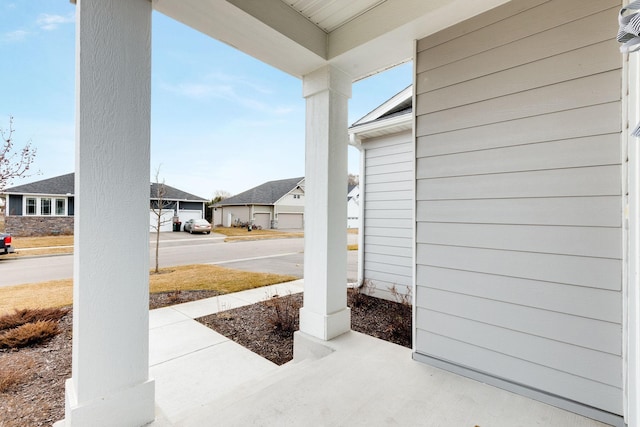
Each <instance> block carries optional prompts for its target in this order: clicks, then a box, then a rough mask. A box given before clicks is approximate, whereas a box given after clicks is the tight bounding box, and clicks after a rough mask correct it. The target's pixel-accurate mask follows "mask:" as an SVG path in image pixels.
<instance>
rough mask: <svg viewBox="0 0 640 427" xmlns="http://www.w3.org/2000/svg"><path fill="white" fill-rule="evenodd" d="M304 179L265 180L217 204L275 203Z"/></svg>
mask: <svg viewBox="0 0 640 427" xmlns="http://www.w3.org/2000/svg"><path fill="white" fill-rule="evenodd" d="M303 179H304V177H299V178H289V179H280V180H277V181H269V182H265V183H264V184H261V185H258V186H257V187H253V188H252V189H250V190H247V191H244V192H242V193H240V194H236V195H235V196H232V197H228V198H226V199H224V200H222V201H221V202H219V203H216V206H228V205H273V204H274V203H275V202H277V201H278V200H280V199H281V198H282V196H284V195H285V194H287V193H288V192H289V191H291V190H293V189H294V188H296V187H297V186H298V184H299V183H300V181H302V180H303Z"/></svg>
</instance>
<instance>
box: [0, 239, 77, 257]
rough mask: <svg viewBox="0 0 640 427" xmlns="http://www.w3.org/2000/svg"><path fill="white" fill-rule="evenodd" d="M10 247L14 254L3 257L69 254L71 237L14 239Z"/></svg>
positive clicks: (71, 244)
mask: <svg viewBox="0 0 640 427" xmlns="http://www.w3.org/2000/svg"><path fill="white" fill-rule="evenodd" d="M12 246H13V248H14V249H15V250H16V252H15V253H14V254H10V255H5V257H7V258H13V257H20V256H27V255H29V256H31V255H54V254H71V253H73V236H42V237H14V238H13V242H12ZM25 249H28V250H25Z"/></svg>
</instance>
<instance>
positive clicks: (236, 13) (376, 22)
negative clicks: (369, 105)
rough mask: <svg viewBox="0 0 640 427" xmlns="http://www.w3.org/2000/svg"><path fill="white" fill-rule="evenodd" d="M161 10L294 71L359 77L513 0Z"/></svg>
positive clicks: (194, 2) (258, 0)
mask: <svg viewBox="0 0 640 427" xmlns="http://www.w3.org/2000/svg"><path fill="white" fill-rule="evenodd" d="M152 1H153V6H154V9H156V10H157V11H159V12H161V13H163V14H165V15H167V16H169V17H171V18H173V19H176V20H178V21H180V22H182V23H184V24H186V25H188V26H189V27H191V28H194V29H196V30H198V31H201V32H203V33H205V34H207V35H209V36H211V37H213V38H215V39H217V40H220V41H222V42H224V43H227V44H229V45H231V46H233V47H235V48H237V49H239V50H241V51H243V52H245V53H247V54H249V55H251V56H253V57H255V58H257V59H259V60H261V61H263V62H265V63H267V64H270V65H272V66H274V67H276V68H278V69H280V70H282V71H284V72H286V73H288V74H291V75H294V76H296V77H302V76H304V75H306V74H309V73H310V72H312V71H314V70H316V69H318V68H320V67H321V66H323V65H325V64H327V63H332V64H334V65H335V66H337V67H338V68H340V69H342V70H343V71H344V72H346V73H348V74H349V75H350V76H351V77H352V78H353V80H358V79H361V78H364V77H367V76H369V75H372V74H375V73H376V72H379V71H381V70H385V69H387V68H390V67H392V66H394V65H398V64H400V63H402V62H406V61H407V60H411V58H412V56H413V46H414V43H413V42H414V40H417V39H421V38H423V37H425V36H427V35H429V34H432V33H435V32H437V31H439V30H441V29H444V28H447V27H449V26H451V25H453V24H456V23H458V22H461V21H463V20H465V19H468V18H470V17H473V16H475V15H477V14H480V13H482V12H484V11H486V10H489V9H492V8H494V7H496V6H499V5H500V4H503V3H506V2H508V1H509V0H474V1H472V2H470V1H468V0H152Z"/></svg>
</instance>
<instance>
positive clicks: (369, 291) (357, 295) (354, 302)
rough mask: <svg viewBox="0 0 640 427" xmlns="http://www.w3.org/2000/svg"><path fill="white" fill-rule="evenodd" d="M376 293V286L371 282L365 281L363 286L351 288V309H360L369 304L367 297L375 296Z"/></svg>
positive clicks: (349, 297)
mask: <svg viewBox="0 0 640 427" xmlns="http://www.w3.org/2000/svg"><path fill="white" fill-rule="evenodd" d="M375 291H376V285H374V284H373V282H372V281H371V280H368V279H365V280H364V281H363V282H362V285H360V286H358V287H355V288H351V292H349V293H348V294H347V296H348V299H349V301H348V302H349V306H350V307H360V306H362V305H364V304H365V303H366V302H367V297H368V296H370V295H373V294H374V293H375Z"/></svg>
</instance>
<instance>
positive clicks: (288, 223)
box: [278, 213, 304, 229]
mask: <svg viewBox="0 0 640 427" xmlns="http://www.w3.org/2000/svg"><path fill="white" fill-rule="evenodd" d="M303 219H304V215H303V214H301V213H289V214H283V213H281V214H278V228H279V229H287V228H291V229H302V228H304V221H303Z"/></svg>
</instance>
